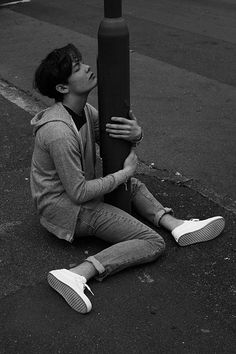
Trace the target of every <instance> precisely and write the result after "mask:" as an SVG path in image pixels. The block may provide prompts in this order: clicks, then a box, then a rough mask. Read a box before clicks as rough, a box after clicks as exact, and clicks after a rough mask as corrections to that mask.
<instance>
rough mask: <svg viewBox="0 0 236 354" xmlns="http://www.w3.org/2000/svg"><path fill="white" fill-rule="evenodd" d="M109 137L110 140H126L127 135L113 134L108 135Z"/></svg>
mask: <svg viewBox="0 0 236 354" xmlns="http://www.w3.org/2000/svg"><path fill="white" fill-rule="evenodd" d="M109 136H110V137H111V138H115V139H126V138H127V135H115V134H109Z"/></svg>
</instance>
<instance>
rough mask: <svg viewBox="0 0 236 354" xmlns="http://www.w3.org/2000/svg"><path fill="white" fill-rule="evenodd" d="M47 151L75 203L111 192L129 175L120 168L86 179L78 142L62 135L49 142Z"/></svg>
mask: <svg viewBox="0 0 236 354" xmlns="http://www.w3.org/2000/svg"><path fill="white" fill-rule="evenodd" d="M49 152H50V155H51V157H52V159H53V162H54V164H55V168H56V171H57V173H58V176H59V178H60V181H61V183H62V184H63V186H64V188H65V191H66V193H67V194H68V196H69V197H70V199H71V200H72V201H73V202H74V203H75V204H81V203H84V202H87V201H89V200H92V199H94V198H97V197H100V196H103V195H104V194H106V193H110V192H112V191H113V190H114V189H115V188H117V187H118V185H120V184H121V183H125V182H126V181H127V179H128V178H129V177H130V176H129V173H128V172H127V171H126V170H124V169H123V170H120V171H118V172H115V173H113V174H110V175H107V176H105V177H102V178H97V179H94V180H90V181H86V180H85V177H84V172H83V169H82V165H81V155H80V152H79V150H78V142H77V141H76V139H74V140H73V139H71V135H70V136H68V137H67V136H66V135H65V136H64V137H61V138H59V139H57V140H54V141H53V142H51V143H50V144H49Z"/></svg>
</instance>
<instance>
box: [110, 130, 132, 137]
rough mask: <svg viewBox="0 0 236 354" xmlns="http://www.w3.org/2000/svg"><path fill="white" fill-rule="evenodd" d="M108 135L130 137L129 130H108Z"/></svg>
mask: <svg viewBox="0 0 236 354" xmlns="http://www.w3.org/2000/svg"><path fill="white" fill-rule="evenodd" d="M107 133H110V134H109V135H111V134H114V135H125V136H126V137H127V136H129V135H130V131H129V130H115V129H107Z"/></svg>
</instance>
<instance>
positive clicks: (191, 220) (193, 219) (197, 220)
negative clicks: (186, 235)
mask: <svg viewBox="0 0 236 354" xmlns="http://www.w3.org/2000/svg"><path fill="white" fill-rule="evenodd" d="M189 221H199V219H189Z"/></svg>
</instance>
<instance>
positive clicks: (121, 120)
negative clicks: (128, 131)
mask: <svg viewBox="0 0 236 354" xmlns="http://www.w3.org/2000/svg"><path fill="white" fill-rule="evenodd" d="M111 120H112V121H114V122H119V123H123V124H127V123H129V121H130V120H129V119H127V118H123V117H111Z"/></svg>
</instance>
